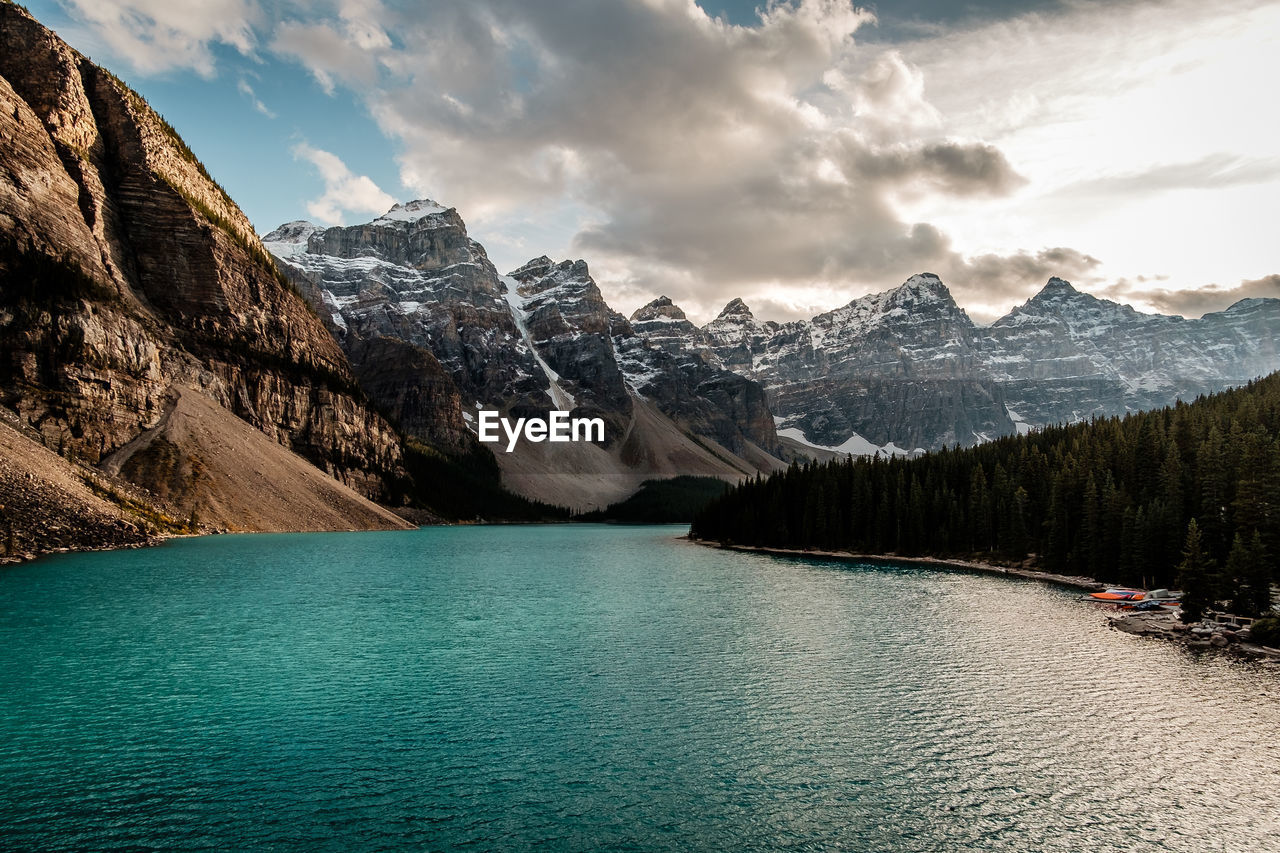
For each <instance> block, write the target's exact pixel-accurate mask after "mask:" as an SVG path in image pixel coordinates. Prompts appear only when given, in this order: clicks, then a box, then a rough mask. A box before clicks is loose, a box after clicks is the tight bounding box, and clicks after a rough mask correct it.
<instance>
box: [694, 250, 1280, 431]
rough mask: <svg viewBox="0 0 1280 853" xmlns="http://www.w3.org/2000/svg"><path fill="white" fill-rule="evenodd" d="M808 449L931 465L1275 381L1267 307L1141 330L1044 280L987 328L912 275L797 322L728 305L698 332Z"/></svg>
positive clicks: (1273, 322)
mask: <svg viewBox="0 0 1280 853" xmlns="http://www.w3.org/2000/svg"><path fill="white" fill-rule="evenodd" d="M701 332H702V334H703V336H704V339H705V340H706V342H707V345H708V346H709V347H710V348H711V350H712V352H714V353H715V354H716V356H717V357H718V358H719V359H720V360H721V361H722V363H724V364H725V365H726V366H728V367H729V368H730V369H733V370H735V371H737V372H739V373H741V374H743V375H746V376H750V377H752V378H755V379H757V380H759V381H760V382H761V383H762V384H764V385H765V387H766V389H767V390H768V391H769V394H770V402H771V404H772V406H773V409H774V412H775V414H777V416H778V417H779V418H780V422H781V423H784V424H787V425H788V426H791V425H794V426H796V427H798V428H800V429H801V430H802V432H803V434H804V436H805V437H806V439H807V440H808V441H811V442H813V443H816V444H820V445H838V444H840V443H841V442H846V441H849V440H850V438H851V436H861V437H863V438H866V439H870V441H871V443H872V444H877V445H882V444H885V443H886V442H894V443H896V444H897V445H898V446H900V447H907V448H912V447H923V448H926V449H933V448H937V447H940V446H943V445H949V444H955V443H960V444H971V443H974V442H976V441H982V440H987V439H990V438H994V437H996V436H999V435H1006V434H1010V433H1012V432H1014V431H1015V430H1016V431H1019V432H1023V431H1026V430H1027V429H1030V428H1032V427H1034V426H1037V425H1045V424H1052V423H1060V422H1073V421H1079V420H1086V419H1088V418H1090V417H1092V416H1095V415H1113V414H1122V413H1124V412H1127V411H1135V410H1140V409H1150V408H1155V407H1158V406H1163V405H1169V404H1172V403H1173V402H1174V401H1175V400H1176V399H1191V398H1193V397H1195V396H1197V395H1199V394H1203V393H1209V392H1212V391H1216V390H1220V389H1222V388H1225V387H1227V386H1230V385H1238V384H1241V383H1243V382H1247V381H1248V380H1249V379H1252V378H1255V377H1257V376H1261V375H1264V374H1266V373H1269V372H1271V371H1273V370H1275V369H1276V368H1277V367H1280V353H1278V351H1277V344H1276V341H1277V337H1278V336H1280V300H1274V299H1252V300H1244V301H1242V302H1240V303H1237V304H1236V305H1234V306H1232V307H1231V308H1228V309H1227V310H1226V311H1222V312H1217V313H1214V314H1208V315H1205V316H1204V317H1203V318H1201V319H1199V320H1186V319H1184V318H1182V317H1176V316H1165V315H1159V314H1143V313H1141V312H1138V311H1136V310H1135V309H1133V308H1132V307H1130V306H1127V305H1120V304H1118V303H1115V302H1111V301H1109V300H1104V299H1098V298H1096V297H1094V296H1091V295H1089V294H1086V293H1081V292H1080V291H1077V290H1076V289H1075V288H1073V287H1072V286H1071V285H1070V284H1069V283H1068V282H1066V281H1063V280H1062V279H1059V278H1056V277H1055V278H1051V279H1050V280H1049V282H1048V283H1047V284H1046V285H1045V287H1044V288H1043V289H1042V290H1041V291H1040V293H1038V294H1037V295H1036V296H1034V297H1032V298H1031V299H1030V300H1028V301H1027V302H1026V303H1025V304H1024V305H1022V306H1019V307H1017V308H1015V309H1014V310H1013V311H1011V312H1010V313H1009V314H1008V315H1006V316H1004V317H1002V318H1000V319H999V320H997V321H996V322H995V323H993V324H992V325H991V326H987V327H982V326H977V325H975V324H974V323H973V322H972V321H971V320H970V319H969V318H968V316H967V315H966V314H965V313H964V311H963V310H962V309H960V308H959V307H958V306H957V305H956V304H955V301H954V300H953V299H952V297H951V295H950V292H949V291H948V290H947V289H946V287H945V285H943V284H942V282H941V280H940V279H938V277H937V276H934V275H931V274H927V273H926V274H921V275H917V276H913V277H911V278H910V279H908V280H907V281H906V282H905V283H904V284H903V285H901V286H900V287H898V288H894V289H892V290H888V291H885V292H883V293H878V294H872V295H869V296H865V297H862V298H860V299H855V300H853V301H852V302H850V303H849V304H848V305H846V306H844V307H843V308H839V309H836V310H835V311H831V312H827V313H825V314H820V315H818V316H817V317H814V318H813V319H812V320H806V321H797V322H792V323H786V324H778V323H761V322H759V321H757V320H756V319H755V318H754V317H753V316H752V314H751V312H750V309H749V308H748V307H747V306H746V304H745V303H743V302H742V300H740V299H735V300H733V301H731V302H730V303H729V304H728V305H726V306H725V309H724V310H723V311H722V312H721V314H720V315H719V316H718V317H717V318H716V319H715V320H713V321H711V322H710V323H708V324H707V325H706V326H704V327H703V328H702V329H701Z"/></svg>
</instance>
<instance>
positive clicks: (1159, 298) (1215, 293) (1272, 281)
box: [1110, 274, 1280, 317]
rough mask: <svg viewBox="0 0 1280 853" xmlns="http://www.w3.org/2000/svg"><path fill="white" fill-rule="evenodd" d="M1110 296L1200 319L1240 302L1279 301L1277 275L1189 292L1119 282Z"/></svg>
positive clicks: (1278, 280)
mask: <svg viewBox="0 0 1280 853" xmlns="http://www.w3.org/2000/svg"><path fill="white" fill-rule="evenodd" d="M1110 294H1111V295H1112V296H1113V297H1114V298H1117V299H1125V298H1128V299H1140V300H1142V301H1144V302H1147V303H1149V304H1150V305H1151V306H1152V307H1153V308H1155V309H1156V310H1157V311H1160V312H1161V313H1163V314H1181V315H1182V316H1184V317H1200V316H1202V315H1204V314H1209V313H1211V312H1214V311H1221V310H1223V309H1224V308H1230V307H1231V306H1232V305H1234V304H1235V303H1237V302H1239V301H1240V300H1241V299H1280V274H1272V275H1268V276H1263V277H1262V278H1255V279H1250V280H1247V281H1242V282H1240V284H1238V285H1236V286H1235V287H1223V286H1222V285H1219V284H1210V285H1206V286H1205V287H1199V288H1194V289H1190V290H1169V289H1166V288H1152V287H1145V286H1143V285H1142V283H1129V282H1121V283H1119V284H1118V285H1117V286H1115V287H1113V288H1112V289H1111V291H1110Z"/></svg>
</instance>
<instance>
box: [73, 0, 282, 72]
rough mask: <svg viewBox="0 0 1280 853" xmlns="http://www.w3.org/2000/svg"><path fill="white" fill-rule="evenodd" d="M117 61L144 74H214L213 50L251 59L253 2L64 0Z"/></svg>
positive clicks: (255, 14)
mask: <svg viewBox="0 0 1280 853" xmlns="http://www.w3.org/2000/svg"><path fill="white" fill-rule="evenodd" d="M66 2H67V4H68V5H69V6H70V7H71V10H72V14H73V15H74V16H75V17H77V18H78V19H79V20H81V21H82V22H84V23H85V24H87V25H89V26H90V27H91V28H92V31H93V32H94V34H95V35H96V36H97V37H98V38H100V39H102V41H103V42H105V43H106V46H107V48H108V49H109V50H110V51H111V52H112V53H113V54H114V55H115V56H117V57H119V58H121V59H123V60H125V61H126V62H128V63H129V64H130V65H131V66H132V67H133V68H134V69H136V70H138V71H140V72H142V73H155V72H160V71H168V70H171V69H178V68H189V69H191V70H193V71H195V72H197V73H198V74H201V75H202V76H205V77H212V76H214V73H215V63H214V57H213V52H212V51H211V50H210V47H211V45H213V44H215V43H221V44H226V45H229V46H231V47H234V48H235V49H236V50H238V51H240V53H242V54H245V55H250V54H252V53H253V51H254V48H255V46H256V44H257V40H256V38H255V35H254V27H255V25H256V24H257V23H258V22H259V21H260V20H261V18H262V14H261V11H260V10H259V8H258V7H257V5H256V4H255V3H254V2H253V0H66Z"/></svg>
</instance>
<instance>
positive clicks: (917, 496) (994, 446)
mask: <svg viewBox="0 0 1280 853" xmlns="http://www.w3.org/2000/svg"><path fill="white" fill-rule="evenodd" d="M690 535H691V537H692V538H694V539H698V540H706V541H711V542H718V543H723V544H732V545H739V546H749V547H761V548H775V549H779V548H780V549H805V550H807V549H820V550H825V551H841V552H853V553H863V554H892V555H897V556H900V557H921V556H927V557H937V558H949V559H968V560H977V561H981V562H985V563H996V564H1002V565H1009V566H1019V567H1023V568H1028V569H1034V570H1038V571H1044V572H1048V573H1054V574H1062V575H1073V576H1077V575H1083V576H1086V577H1088V578H1092V579H1096V580H1099V581H1102V582H1106V583H1115V584H1125V585H1132V586H1142V587H1145V588H1152V587H1177V588H1180V589H1182V590H1183V591H1184V593H1185V598H1184V611H1185V616H1186V617H1187V618H1188V619H1198V618H1199V617H1200V615H1201V614H1202V613H1203V612H1204V611H1205V610H1206V609H1210V608H1212V609H1223V610H1228V611H1230V612H1233V613H1238V614H1240V615H1244V616H1256V615H1265V614H1269V613H1270V612H1271V585H1272V584H1273V583H1274V582H1275V581H1276V580H1277V578H1276V576H1275V568H1274V565H1273V559H1272V558H1273V556H1275V555H1280V374H1272V375H1270V376H1268V377H1266V378H1263V379H1259V380H1255V381H1253V382H1250V383H1249V384H1248V385H1245V386H1242V387H1240V388H1236V389H1232V390H1229V391H1225V392H1222V393H1219V394H1214V395H1211V396H1205V397H1200V398H1198V399H1196V400H1195V401H1194V402H1191V403H1181V402H1180V403H1178V404H1177V405H1175V406H1172V407H1169V408H1165V409H1159V410H1155V411H1150V412H1141V413H1135V414H1130V415H1126V416H1125V417H1122V418H1117V417H1112V418H1101V419H1095V420H1093V421H1091V422H1088V423H1080V424H1074V425H1070V426H1056V427H1049V428H1046V429H1043V430H1040V431H1038V432H1034V433H1031V434H1029V435H1024V436H1011V437H1007V438H1002V439H999V440H997V441H993V442H990V443H987V444H982V445H978V446H976V447H970V448H966V449H945V450H942V451H939V452H935V453H930V454H926V455H924V456H921V457H918V458H914V459H904V458H890V459H885V458H874V457H871V458H868V457H863V458H857V459H854V458H852V457H849V458H845V459H843V460H836V461H831V462H827V463H821V464H820V463H810V464H807V465H793V466H792V467H791V468H789V469H788V470H786V471H783V472H779V473H777V474H774V475H773V476H770V477H767V478H766V477H756V478H754V479H751V480H748V481H745V482H743V483H742V484H741V485H739V486H738V487H737V488H734V489H731V490H730V491H728V492H726V493H725V494H724V495H723V496H721V497H719V498H717V499H716V500H713V501H712V502H711V503H710V504H708V505H707V507H706V508H705V509H703V510H702V512H700V513H699V514H698V515H697V516H696V518H695V519H694V522H693V524H692V526H691V529H690Z"/></svg>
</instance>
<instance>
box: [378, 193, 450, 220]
mask: <svg viewBox="0 0 1280 853" xmlns="http://www.w3.org/2000/svg"><path fill="white" fill-rule="evenodd" d="M447 210H448V208H446V207H445V206H444V205H442V204H440V203H438V202H435V201H432V200H431V199H429V198H420V199H415V200H413V201H407V202H405V203H404V204H396V205H394V206H393V207H392V208H391V209H390V210H388V211H387V212H386V213H384V214H382V215H381V216H379V217H378V218H377V219H375V220H373V221H374V222H417V221H418V220H419V219H422V218H424V217H427V216H432V215H434V214H437V213H445V212H446V211H447Z"/></svg>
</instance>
